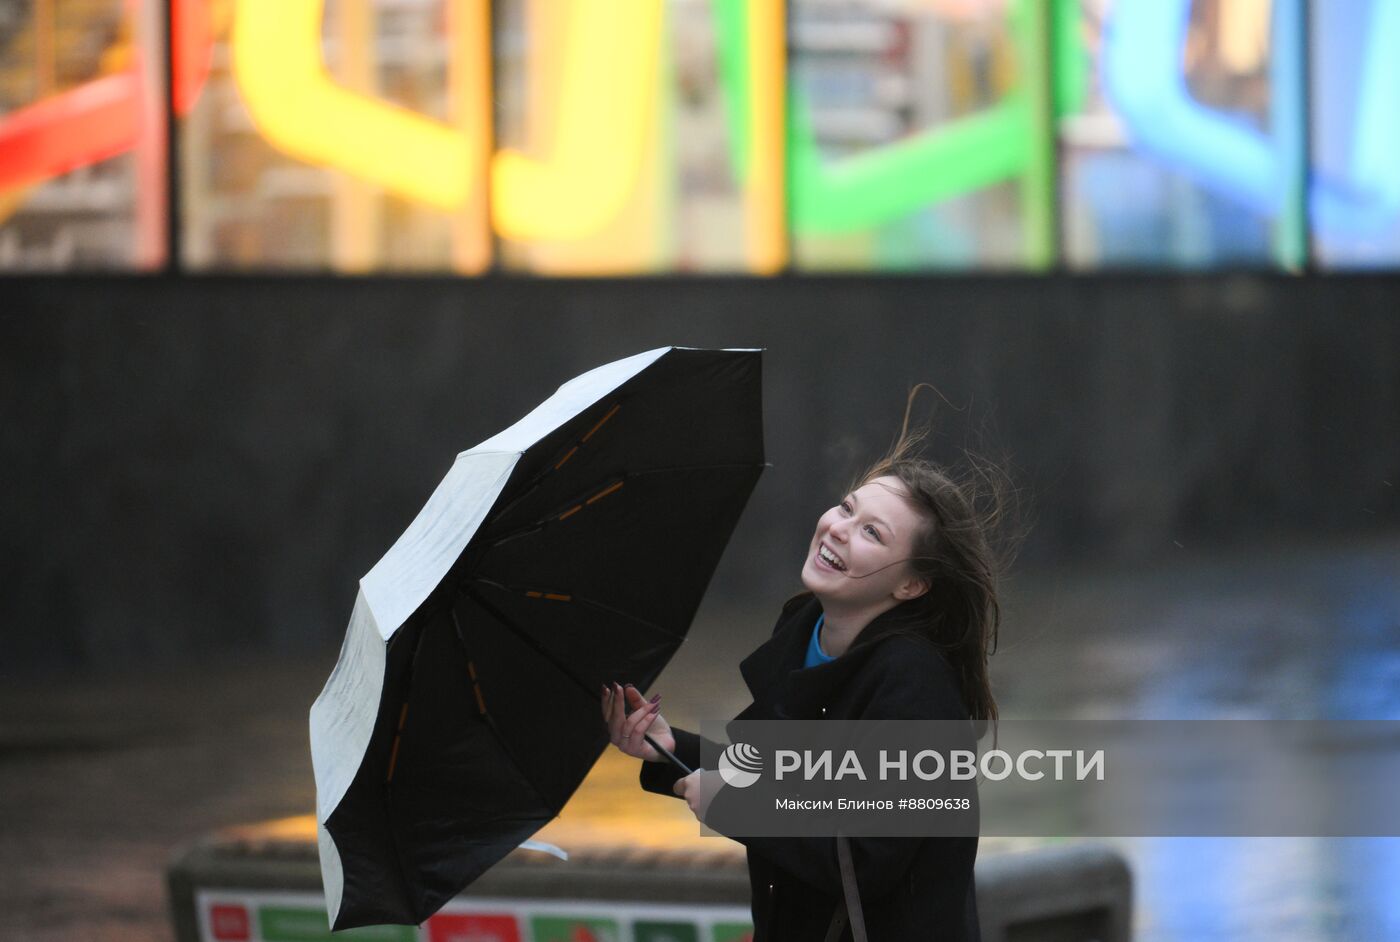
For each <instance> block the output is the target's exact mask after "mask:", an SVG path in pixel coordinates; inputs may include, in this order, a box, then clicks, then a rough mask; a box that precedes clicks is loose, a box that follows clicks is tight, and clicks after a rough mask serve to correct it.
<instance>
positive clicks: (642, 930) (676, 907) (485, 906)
mask: <svg viewBox="0 0 1400 942" xmlns="http://www.w3.org/2000/svg"><path fill="white" fill-rule="evenodd" d="M195 908H196V912H197V914H198V917H199V937H200V939H201V940H202V942H335V940H337V939H347V940H361V942H524V940H526V939H529V940H531V942H752V939H753V925H752V923H751V922H749V921H748V908H747V907H745V906H737V905H723V904H709V905H701V904H693V903H684V904H682V903H664V902H645V903H644V902H635V901H628V900H618V901H615V902H604V901H601V900H576V901H571V900H558V899H550V900H545V899H514V898H491V899H487V898H477V897H459V898H458V899H455V900H453V901H451V902H449V903H448V904H447V905H446V906H444V907H443V909H442V911H441V912H439V913H437V914H436V915H434V916H432V917H431V918H430V919H428V921H427V922H425V923H424V924H423V925H421V926H364V927H361V928H358V929H347V930H344V931H341V932H336V933H334V934H332V933H331V931H330V927H329V924H328V922H327V919H326V909H325V905H324V900H323V898H322V897H321V896H320V895H319V894H315V893H306V892H287V891H274V890H266V891H256V890H217V889H201V890H199V891H198V893H197V895H196V900H195Z"/></svg>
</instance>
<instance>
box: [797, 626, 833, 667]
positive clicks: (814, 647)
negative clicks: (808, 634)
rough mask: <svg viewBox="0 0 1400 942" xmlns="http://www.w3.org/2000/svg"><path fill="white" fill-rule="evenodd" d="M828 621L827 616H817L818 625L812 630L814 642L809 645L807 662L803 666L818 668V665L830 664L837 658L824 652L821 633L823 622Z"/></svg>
mask: <svg viewBox="0 0 1400 942" xmlns="http://www.w3.org/2000/svg"><path fill="white" fill-rule="evenodd" d="M824 621H826V615H825V614H822V615H818V616H817V625H816V627H815V628H813V629H812V640H811V641H809V642H808V643H807V661H806V663H804V664H803V665H802V666H803V667H804V668H806V667H816V666H817V665H818V664H830V663H831V662H832V661H834V660H836V658H834V657H832V656H831V655H830V654H827V653H826V652H825V651H823V650H822V643H821V633H822V622H824Z"/></svg>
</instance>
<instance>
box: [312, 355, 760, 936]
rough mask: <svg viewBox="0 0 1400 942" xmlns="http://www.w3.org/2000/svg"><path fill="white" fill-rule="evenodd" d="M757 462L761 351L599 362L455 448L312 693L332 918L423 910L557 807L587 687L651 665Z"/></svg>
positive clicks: (575, 773)
mask: <svg viewBox="0 0 1400 942" xmlns="http://www.w3.org/2000/svg"><path fill="white" fill-rule="evenodd" d="M762 467H763V431H762V417H761V406H760V376H759V353H758V351H756V350H690V349H681V348H665V349H661V350H653V351H649V352H648V353H644V354H639V355H637V356H634V357H630V358H628V359H626V360H620V361H618V362H616V363H610V364H608V365H606V366H603V367H599V368H598V369H596V370H593V371H591V372H589V373H585V374H584V375H582V376H580V377H578V378H576V379H574V380H572V381H571V382H569V383H567V384H565V385H564V386H561V387H560V388H559V391H558V392H556V393H555V394H554V395H553V396H552V397H550V398H549V399H548V400H546V401H545V402H544V403H543V404H541V405H540V406H539V407H538V408H537V409H535V410H534V411H533V412H531V413H530V414H529V415H528V416H526V417H525V418H523V419H521V420H520V421H519V422H517V423H516V424H515V425H513V426H512V427H511V428H509V429H507V430H505V431H504V432H502V433H501V434H499V435H497V436H495V437H494V438H492V439H490V440H488V441H486V442H483V443H482V444H481V445H478V446H477V447H476V448H473V449H471V450H470V451H467V452H464V453H462V454H460V455H458V456H457V460H456V462H455V463H454V464H453V466H452V469H451V471H450V472H449V473H448V475H447V477H446V478H445V479H444V480H443V481H442V483H441V484H439V485H438V487H437V489H436V490H435V491H434V493H433V495H432V497H431V498H430V499H429V501H428V503H427V505H426V506H425V507H424V508H423V510H422V511H421V512H420V513H419V515H418V517H417V518H416V519H415V520H414V522H413V524H412V525H411V526H410V527H409V528H408V530H407V531H406V532H405V533H404V534H403V536H401V537H400V538H399V540H398V541H397V542H396V543H395V544H394V546H393V547H392V548H391V549H390V550H389V552H388V553H387V554H386V555H385V556H384V558H383V559H382V560H380V562H379V563H378V564H377V565H376V566H375V567H374V569H372V570H371V571H370V572H369V573H368V574H367V575H366V576H365V577H364V579H362V580H361V582H360V592H359V595H358V597H357V598H356V601H355V608H354V611H353V613H352V615H351V619H350V626H349V628H348V629H347V631H346V637H345V642H344V646H343V647H342V649H341V654H340V660H339V661H338V662H337V664H336V667H335V670H334V671H333V672H332V673H331V676H330V679H329V680H328V681H327V682H326V687H325V689H324V690H323V691H322V692H321V695H320V696H319V697H318V698H317V700H316V703H315V705H314V706H313V707H312V708H311V740H312V760H313V765H314V767H315V773H316V789H317V822H318V825H319V826H318V829H317V830H318V839H319V843H320V851H321V868H322V875H323V877H324V881H325V887H326V902H327V908H328V911H329V914H330V919H331V925H332V926H333V928H335V929H346V928H351V927H354V926H362V925H370V924H380V923H400V924H417V923H421V922H422V921H423V920H425V919H427V918H428V917H429V916H431V915H432V914H433V913H434V912H436V911H437V910H438V909H439V908H441V906H442V905H443V904H444V903H445V902H447V901H448V900H449V899H451V898H452V897H453V896H455V895H456V894H457V893H458V892H460V891H461V890H462V889H463V887H465V886H466V885H467V884H469V883H470V882H471V881H472V880H474V879H475V878H476V877H478V876H480V875H481V874H482V873H483V872H485V871H486V870H487V869H488V868H490V867H491V866H492V865H493V864H494V863H496V862H497V861H498V860H500V859H501V858H502V857H504V856H505V855H506V854H508V853H509V852H510V851H511V850H513V849H514V848H515V847H517V846H518V845H519V844H520V843H521V842H522V841H524V840H526V839H528V838H529V837H530V836H531V835H532V834H534V833H535V831H537V830H538V829H539V828H540V827H542V826H543V825H545V824H546V823H547V822H549V821H550V820H551V819H552V818H554V817H555V816H556V815H557V814H558V813H559V810H560V809H561V808H563V806H564V804H565V803H566V802H567V801H568V800H569V797H570V796H571V795H572V794H573V793H574V791H575V789H577V788H578V786H579V784H580V783H581V782H582V781H583V779H584V777H585V776H586V775H587V774H588V771H589V769H590V768H592V766H593V764H594V762H595V761H596V760H597V759H598V756H599V755H600V753H601V752H602V750H603V749H604V748H605V747H606V745H607V741H608V739H607V730H606V728H605V727H604V725H603V723H602V721H601V712H600V709H599V703H598V700H599V689H600V687H601V685H602V684H603V683H605V682H611V681H613V680H614V679H626V680H631V681H632V682H634V683H636V684H637V686H638V687H640V688H642V689H643V690H645V689H646V688H647V687H648V686H650V685H651V683H652V682H653V681H654V680H655V679H656V677H657V675H659V674H660V673H661V670H662V668H663V667H665V665H666V663H667V662H668V661H669V660H670V658H671V656H672V655H673V654H674V653H675V651H676V649H677V648H678V647H679V646H680V644H681V642H682V641H683V640H684V638H685V633H686V631H687V629H688V628H689V626H690V622H691V619H692V618H693V617H694V614H695V610H696V608H697V607H698V606H699V604H700V599H701V597H702V596H703V594H704V592H705V587H706V585H707V584H708V583H709V580H710V577H711V575H712V574H713V572H714V568H715V566H716V564H717V563H718V562H719V558H720V554H721V553H722V552H723V550H724V546H725V544H726V543H727V542H728V539H729V535H730V533H731V531H732V529H733V527H734V524H735V523H736V522H737V520H738V518H739V514H740V512H741V511H742V510H743V507H744V504H745V503H746V501H747V500H748V497H749V494H750V492H751V491H752V490H753V487H754V484H755V483H756V482H757V480H758V476H759V474H760V472H761V470H762Z"/></svg>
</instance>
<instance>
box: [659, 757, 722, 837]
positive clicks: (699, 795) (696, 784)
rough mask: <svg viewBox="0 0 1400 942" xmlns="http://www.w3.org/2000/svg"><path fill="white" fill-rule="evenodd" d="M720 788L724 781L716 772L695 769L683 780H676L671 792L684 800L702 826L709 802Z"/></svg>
mask: <svg viewBox="0 0 1400 942" xmlns="http://www.w3.org/2000/svg"><path fill="white" fill-rule="evenodd" d="M722 787H724V780H723V778H721V777H720V774H719V773H718V772H716V771H713V770H707V769H696V770H695V771H694V772H691V773H690V774H689V775H687V776H686V777H685V778H679V779H676V784H674V785H672V786H671V791H673V792H675V793H676V794H677V795H680V796H681V797H682V798H684V799H685V803H686V804H687V805H689V806H690V811H691V813H692V814H694V815H695V817H696V819H697V820H698V821H700V822H701V823H702V824H703V823H704V821H705V813H706V812H708V811H709V810H710V802H711V800H713V799H714V797H715V792H717V791H719V790H720V789H721V788H722Z"/></svg>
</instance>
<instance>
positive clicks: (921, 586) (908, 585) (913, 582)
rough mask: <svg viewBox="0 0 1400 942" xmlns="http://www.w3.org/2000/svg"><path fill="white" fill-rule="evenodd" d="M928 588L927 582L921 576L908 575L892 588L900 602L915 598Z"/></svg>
mask: <svg viewBox="0 0 1400 942" xmlns="http://www.w3.org/2000/svg"><path fill="white" fill-rule="evenodd" d="M928 590H929V582H928V580H927V579H925V578H923V577H922V576H910V577H909V578H908V579H905V580H904V582H902V583H900V585H899V586H898V588H896V589H895V590H894V597H895V598H897V599H899V600H900V601H901V602H907V601H909V600H910V599H916V598H918V597H919V596H921V595H923V594H924V593H925V592H927V591H928Z"/></svg>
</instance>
